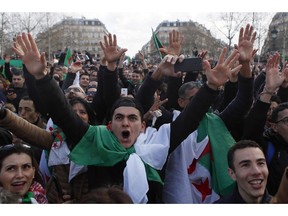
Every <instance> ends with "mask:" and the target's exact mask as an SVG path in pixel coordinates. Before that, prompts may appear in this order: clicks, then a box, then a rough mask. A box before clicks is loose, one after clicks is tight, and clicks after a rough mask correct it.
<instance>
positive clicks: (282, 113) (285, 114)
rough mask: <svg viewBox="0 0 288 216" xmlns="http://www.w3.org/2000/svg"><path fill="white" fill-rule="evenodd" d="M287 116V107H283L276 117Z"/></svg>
mask: <svg viewBox="0 0 288 216" xmlns="http://www.w3.org/2000/svg"><path fill="white" fill-rule="evenodd" d="M285 117H288V109H284V110H282V111H280V112H279V113H278V119H283V118H285Z"/></svg>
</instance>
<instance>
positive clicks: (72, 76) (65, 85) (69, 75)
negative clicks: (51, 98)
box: [61, 73, 76, 91]
mask: <svg viewBox="0 0 288 216" xmlns="http://www.w3.org/2000/svg"><path fill="white" fill-rule="evenodd" d="M75 77H76V74H75V73H67V76H66V79H65V80H64V81H63V84H62V87H61V88H62V90H63V91H64V90H66V89H67V88H68V87H69V86H70V85H72V84H73V82H74V79H75Z"/></svg>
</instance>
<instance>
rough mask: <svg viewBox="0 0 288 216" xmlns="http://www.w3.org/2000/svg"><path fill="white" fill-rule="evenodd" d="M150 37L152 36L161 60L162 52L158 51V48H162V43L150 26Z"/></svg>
mask: <svg viewBox="0 0 288 216" xmlns="http://www.w3.org/2000/svg"><path fill="white" fill-rule="evenodd" d="M152 38H153V41H154V45H155V47H156V49H157V51H158V53H159V56H160V59H161V60H162V54H161V52H160V50H159V49H160V48H163V45H162V43H161V41H160V40H159V38H158V37H157V35H156V34H155V32H154V30H153V28H152Z"/></svg>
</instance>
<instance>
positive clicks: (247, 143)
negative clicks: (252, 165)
mask: <svg viewBox="0 0 288 216" xmlns="http://www.w3.org/2000/svg"><path fill="white" fill-rule="evenodd" d="M244 148H259V149H260V150H261V151H262V152H263V149H262V148H261V146H260V145H259V144H258V143H256V142H255V141H253V140H240V141H238V142H237V143H235V144H234V145H233V146H232V147H231V148H230V149H229V151H228V153H227V160H228V167H229V168H230V169H232V170H233V171H235V170H234V169H235V167H234V164H233V162H234V156H235V151H236V150H238V149H244ZM263 154H264V152H263Z"/></svg>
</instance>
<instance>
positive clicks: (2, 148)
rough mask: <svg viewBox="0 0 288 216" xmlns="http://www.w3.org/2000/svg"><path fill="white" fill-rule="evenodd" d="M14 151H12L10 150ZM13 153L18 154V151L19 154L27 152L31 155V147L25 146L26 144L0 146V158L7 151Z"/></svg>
mask: <svg viewBox="0 0 288 216" xmlns="http://www.w3.org/2000/svg"><path fill="white" fill-rule="evenodd" d="M12 149H14V150H12ZM10 150H12V151H15V152H18V151H19V150H20V152H27V153H28V152H29V154H30V155H33V152H32V149H31V146H29V145H26V144H8V145H3V146H0V156H1V157H2V156H3V154H4V155H5V154H6V152H7V151H10Z"/></svg>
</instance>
